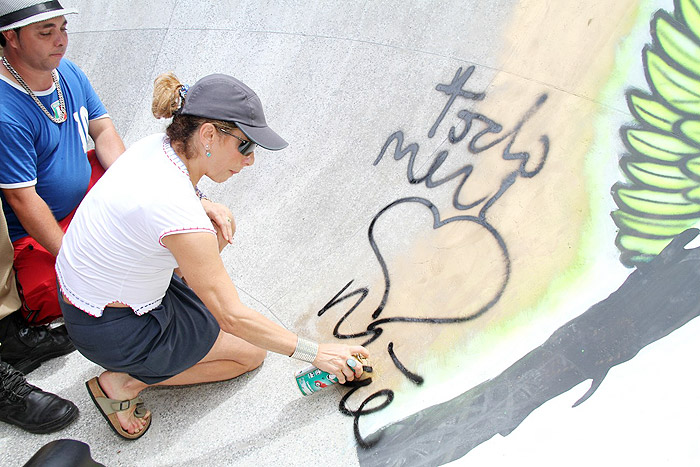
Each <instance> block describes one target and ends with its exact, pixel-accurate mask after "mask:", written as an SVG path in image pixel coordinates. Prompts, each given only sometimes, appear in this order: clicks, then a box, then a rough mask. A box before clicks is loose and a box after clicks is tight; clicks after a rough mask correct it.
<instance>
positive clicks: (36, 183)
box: [0, 0, 124, 373]
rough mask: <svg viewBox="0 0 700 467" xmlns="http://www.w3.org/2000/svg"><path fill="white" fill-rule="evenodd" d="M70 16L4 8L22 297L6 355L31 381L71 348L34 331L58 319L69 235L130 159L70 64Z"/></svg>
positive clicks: (7, 132)
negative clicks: (93, 193) (108, 173)
mask: <svg viewBox="0 0 700 467" xmlns="http://www.w3.org/2000/svg"><path fill="white" fill-rule="evenodd" d="M69 13H76V11H75V10H72V9H65V8H63V7H62V6H61V4H60V2H59V1H56V0H54V1H48V2H37V1H34V0H0V46H2V47H3V52H4V57H3V58H2V61H1V62H2V63H0V201H2V203H3V206H4V209H5V219H6V221H7V226H8V231H9V234H10V238H11V240H12V244H13V246H14V268H15V272H16V276H17V283H18V286H19V287H18V288H19V292H20V297H21V299H22V306H21V308H20V310H19V311H18V312H15V313H12V314H10V315H9V316H8V317H6V318H4V319H1V320H0V342H2V346H0V355H1V356H2V359H3V360H4V361H6V362H8V363H11V364H12V365H13V366H15V367H16V368H18V369H20V370H22V371H23V372H25V373H26V372H28V371H31V370H32V369H34V368H36V367H37V366H38V365H39V363H41V361H44V360H46V359H48V358H51V357H54V356H58V355H63V354H65V353H68V352H70V351H72V350H73V346H72V344H71V342H70V339H69V338H68V336H67V334H66V332H65V328H64V327H63V326H60V327H58V328H55V329H50V328H49V327H46V326H40V327H29V326H28V325H29V324H32V325H40V324H45V323H50V322H51V321H53V320H55V319H56V318H58V317H60V316H61V312H60V308H59V306H58V299H57V295H56V294H57V291H56V278H55V271H54V262H55V256H56V255H57V254H58V250H59V248H60V247H61V242H62V238H63V235H64V232H65V230H66V228H67V227H68V224H69V223H70V220H71V219H72V215H73V212H74V210H75V209H76V208H77V206H78V204H79V203H80V201H81V200H82V198H83V197H84V196H85V193H86V192H87V190H88V189H89V188H90V187H91V186H92V184H93V183H94V182H95V181H97V179H98V178H99V177H100V175H101V174H102V173H103V172H104V169H107V168H108V167H109V166H110V165H111V164H112V163H113V162H114V160H116V158H117V157H118V156H119V155H120V154H121V153H122V152H123V151H124V144H123V143H122V140H121V138H120V137H119V135H118V134H117V132H116V129H115V128H114V125H113V123H112V120H111V119H110V118H109V116H108V114H107V112H106V110H105V108H104V106H103V105H102V103H101V101H100V99H99V98H98V97H97V95H96V93H95V91H94V90H93V89H92V86H91V85H90V82H89V81H88V79H87V77H86V76H85V74H84V73H83V72H82V71H81V70H80V69H79V68H78V67H77V66H76V65H75V64H73V63H72V62H70V61H68V60H66V59H64V58H63V55H64V54H65V51H66V46H67V44H68V36H67V33H66V24H67V21H66V18H65V15H66V14H69ZM88 137H90V138H92V140H93V141H94V144H95V151H88ZM88 153H90V155H91V156H92V157H89V155H88Z"/></svg>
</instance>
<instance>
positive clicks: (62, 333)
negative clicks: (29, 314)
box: [0, 313, 75, 375]
mask: <svg viewBox="0 0 700 467" xmlns="http://www.w3.org/2000/svg"><path fill="white" fill-rule="evenodd" d="M6 320H9V321H6ZM2 321H3V322H5V323H3V324H4V326H5V328H6V329H5V331H6V332H5V336H4V337H2V338H0V358H1V359H2V360H3V361H5V362H7V363H9V364H10V365H12V366H13V367H15V369H17V370H19V371H21V372H22V373H24V374H25V375H26V374H28V373H29V372H31V371H34V370H36V369H37V368H39V365H40V364H41V362H45V361H46V360H49V359H51V358H54V357H59V356H61V355H65V354H67V353H71V352H72V351H74V350H75V347H74V346H73V342H71V340H70V337H68V332H66V327H65V326H64V325H61V326H58V327H57V328H55V329H50V328H49V327H48V326H29V325H27V323H26V322H25V321H24V319H23V318H22V317H21V316H20V315H19V313H12V314H11V315H9V316H8V317H6V318H4V319H3V320H2Z"/></svg>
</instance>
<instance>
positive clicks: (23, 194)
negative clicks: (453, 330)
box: [2, 186, 63, 256]
mask: <svg viewBox="0 0 700 467" xmlns="http://www.w3.org/2000/svg"><path fill="white" fill-rule="evenodd" d="M2 193H3V194H4V195H5V199H6V200H7V204H9V205H10V207H11V208H12V210H13V211H14V212H15V214H16V215H17V219H19V222H20V223H21V224H22V227H24V230H26V231H27V233H28V234H29V235H30V236H31V237H33V238H34V240H36V241H37V242H39V244H40V245H41V246H43V247H44V248H46V250H47V251H48V252H49V253H51V254H52V255H54V256H56V255H57V254H58V250H59V249H60V248H61V242H62V241H63V229H61V227H60V226H59V225H58V222H57V221H56V218H55V217H54V216H53V213H52V212H51V209H50V208H49V206H48V205H47V204H46V202H45V201H44V200H43V199H41V197H40V196H39V195H38V194H37V192H36V190H35V189H34V187H33V186H28V187H24V188H12V189H3V190H2Z"/></svg>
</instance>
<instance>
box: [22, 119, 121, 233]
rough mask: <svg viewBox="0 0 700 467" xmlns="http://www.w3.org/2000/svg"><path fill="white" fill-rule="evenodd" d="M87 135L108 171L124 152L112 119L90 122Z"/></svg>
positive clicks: (98, 157)
mask: <svg viewBox="0 0 700 467" xmlns="http://www.w3.org/2000/svg"><path fill="white" fill-rule="evenodd" d="M88 133H89V134H90V137H91V138H92V140H93V141H94V142H95V152H96V153H97V159H98V160H99V161H100V164H102V167H104V168H105V170H106V169H108V168H109V166H110V165H112V163H114V161H116V160H117V157H119V156H121V154H122V153H123V152H124V143H123V142H122V139H121V138H120V137H119V134H118V133H117V129H116V128H115V127H114V123H112V119H111V118H108V117H105V118H98V119H96V120H90V123H89V125H88ZM35 238H36V237H35Z"/></svg>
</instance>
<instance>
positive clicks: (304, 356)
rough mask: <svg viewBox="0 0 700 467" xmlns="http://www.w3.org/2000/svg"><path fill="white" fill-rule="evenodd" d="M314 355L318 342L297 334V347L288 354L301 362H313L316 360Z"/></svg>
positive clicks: (316, 351)
mask: <svg viewBox="0 0 700 467" xmlns="http://www.w3.org/2000/svg"><path fill="white" fill-rule="evenodd" d="M316 355H318V344H317V343H316V342H313V341H310V340H308V339H304V338H303V337H299V336H297V347H296V349H294V353H293V354H292V355H290V356H291V357H292V358H296V359H297V360H301V361H302V362H307V363H313V362H314V360H316Z"/></svg>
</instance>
